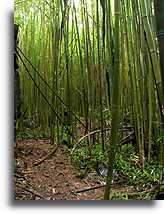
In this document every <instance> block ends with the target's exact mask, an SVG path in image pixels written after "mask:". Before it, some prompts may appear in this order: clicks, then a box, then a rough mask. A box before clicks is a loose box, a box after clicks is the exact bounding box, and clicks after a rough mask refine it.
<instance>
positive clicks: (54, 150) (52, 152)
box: [33, 145, 59, 166]
mask: <svg viewBox="0 0 164 214" xmlns="http://www.w3.org/2000/svg"><path fill="white" fill-rule="evenodd" d="M58 147H59V146H58V145H57V146H56V147H55V148H54V149H53V150H52V151H51V152H50V153H48V154H47V155H46V156H45V157H43V158H42V159H40V160H38V161H36V162H34V163H33V165H34V166H38V165H39V164H41V163H42V162H43V161H44V160H46V159H47V158H49V157H50V156H51V155H53V154H54V153H55V152H56V151H57V149H58Z"/></svg>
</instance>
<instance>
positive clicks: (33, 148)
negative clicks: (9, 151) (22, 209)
mask: <svg viewBox="0 0 164 214" xmlns="http://www.w3.org/2000/svg"><path fill="white" fill-rule="evenodd" d="M101 180H102V179H101V178H100V177H99V176H98V175H97V174H96V172H92V173H89V174H88V175H87V176H86V177H85V178H84V179H80V178H78V176H77V171H76V170H75V168H74V167H73V165H72V164H71V161H70V158H69V155H68V154H67V153H66V151H65V149H64V148H63V147H62V146H57V145H51V144H50V143H49V142H48V141H41V140H40V141H34V140H24V141H19V142H17V148H16V149H15V173H14V198H15V200H102V199H103V192H104V188H103V187H101V188H98V189H92V190H91V189H90V190H88V191H82V192H79V190H80V191H81V190H85V189H88V188H93V187H98V186H103V184H102V181H101ZM115 188H116V189H117V187H115Z"/></svg>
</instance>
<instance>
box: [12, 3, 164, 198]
mask: <svg viewBox="0 0 164 214" xmlns="http://www.w3.org/2000/svg"><path fill="white" fill-rule="evenodd" d="M14 48H15V52H14V163H15V164H14V165H15V167H14V168H15V169H14V199H15V200H130V199H138V200H148V199H164V1H163V0H133V1H131V0H90V1H89V0H25V1H21V0H15V2H14Z"/></svg>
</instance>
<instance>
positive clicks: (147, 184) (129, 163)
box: [72, 143, 160, 200]
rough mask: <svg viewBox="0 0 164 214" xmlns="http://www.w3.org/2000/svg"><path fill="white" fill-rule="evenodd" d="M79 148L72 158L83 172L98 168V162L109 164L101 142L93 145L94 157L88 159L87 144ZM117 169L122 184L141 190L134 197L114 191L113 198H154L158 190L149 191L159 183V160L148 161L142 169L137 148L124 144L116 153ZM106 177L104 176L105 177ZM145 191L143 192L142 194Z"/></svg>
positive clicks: (136, 190)
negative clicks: (87, 169)
mask: <svg viewBox="0 0 164 214" xmlns="http://www.w3.org/2000/svg"><path fill="white" fill-rule="evenodd" d="M82 145H83V146H81V147H80V148H78V149H77V150H76V151H75V152H74V154H73V156H72V159H73V161H74V163H75V164H76V166H77V168H78V169H79V170H81V171H82V172H83V170H85V169H86V168H94V169H96V165H97V163H104V164H105V165H106V166H107V159H108V158H107V157H108V155H107V152H105V153H103V152H102V149H101V147H102V146H101V145H100V144H95V145H93V147H92V157H91V159H90V160H89V159H88V154H89V153H88V149H87V146H86V144H84V143H83V144H82ZM115 170H116V172H117V178H118V179H119V177H120V180H121V178H122V177H123V178H124V179H123V181H122V183H121V184H120V185H122V186H125V187H127V188H128V186H133V189H134V191H135V192H141V195H140V194H138V195H137V194H136V195H134V196H133V197H132V196H131V197H129V196H128V195H126V194H121V193H113V196H112V199H116V200H129V199H137V200H141V199H142V200H147V199H154V197H155V194H156V192H155V191H150V192H149V191H147V190H151V189H152V188H153V187H154V186H156V185H157V184H158V181H159V178H160V166H159V162H158V161H157V160H152V161H151V162H150V163H146V164H145V167H144V169H142V167H141V165H140V162H139V157H138V154H137V153H136V152H135V148H134V147H133V146H132V145H131V144H127V145H124V146H122V148H121V150H120V151H119V152H118V153H117V155H116V160H115ZM104 178H105V177H102V179H104ZM145 190H146V192H145V193H144V191H145ZM142 193H143V194H142Z"/></svg>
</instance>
